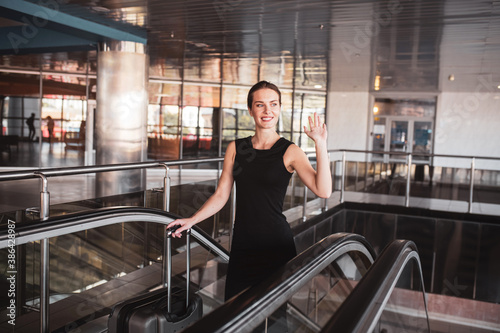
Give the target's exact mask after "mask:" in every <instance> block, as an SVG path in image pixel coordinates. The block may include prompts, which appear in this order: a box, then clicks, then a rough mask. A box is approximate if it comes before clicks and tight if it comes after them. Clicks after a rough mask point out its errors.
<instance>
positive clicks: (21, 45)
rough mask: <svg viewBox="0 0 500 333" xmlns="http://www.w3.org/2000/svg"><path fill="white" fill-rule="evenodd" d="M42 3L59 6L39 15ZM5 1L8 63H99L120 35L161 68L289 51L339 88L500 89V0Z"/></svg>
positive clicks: (55, 66)
mask: <svg viewBox="0 0 500 333" xmlns="http://www.w3.org/2000/svg"><path fill="white" fill-rule="evenodd" d="M14 3H15V4H16V6H17V7H16V6H15V5H13V4H14ZM43 4H45V6H46V7H44V8H48V9H50V10H52V12H47V14H46V15H45V16H43V15H42V16H40V14H39V13H40V11H45V9H44V8H42V7H40V6H43ZM33 6H34V7H33ZM2 7H3V8H2ZM0 8H1V9H2V10H1V11H0V16H1V18H0V30H1V31H2V34H1V35H0V36H3V37H2V40H0V67H1V68H2V69H6V68H32V69H40V68H43V69H44V70H67V71H82V72H85V71H86V68H87V64H90V71H95V66H96V65H95V64H96V51H95V50H96V45H97V43H98V42H100V41H105V40H107V39H118V40H132V41H135V42H139V43H141V42H143V43H147V44H148V48H149V54H150V62H151V65H152V66H157V67H159V68H162V67H165V68H167V67H168V68H181V67H183V66H182V64H183V63H184V64H185V65H184V68H186V66H188V64H193V66H196V64H197V61H196V59H200V58H210V57H214V58H220V57H221V56H223V57H224V59H225V60H231V59H258V58H259V56H260V57H261V59H266V58H273V57H285V58H286V59H287V61H288V62H291V63H293V62H294V61H296V62H295V63H296V68H301V67H303V71H304V73H309V74H311V77H312V76H313V75H312V74H313V73H316V74H317V73H320V74H321V75H322V76H323V77H326V73H327V68H326V67H327V66H328V64H329V65H330V71H329V72H330V74H329V80H330V81H331V82H336V83H335V84H334V85H333V84H332V85H331V87H332V86H334V87H335V89H336V90H364V91H366V90H370V91H377V90H378V91H380V92H391V91H396V92H415V91H422V92H436V91H441V90H447V91H470V92H474V91H476V90H477V89H478V86H479V85H480V84H481V83H480V82H483V81H484V80H486V81H487V82H489V84H490V85H491V87H489V88H488V89H490V88H491V89H493V88H492V87H494V88H495V89H496V87H497V86H498V85H500V0H474V1H471V0H446V1H437V0H420V1H419V0H387V1H385V0H384V1H378V0H345V1H336V0H333V1H328V0H311V1H307V2H306V1H285V0H267V1H266V0H260V1H259V0H253V1H249V0H210V1H203V0H169V1H165V0H50V1H49V0H47V1H40V0H16V1H12V0H0ZM37 13H38V14H37ZM37 15H38V16H37ZM30 24H31V25H30ZM33 26H34V28H35V30H36V32H33V31H29V28H30V27H32V28H33ZM8 36H11V37H10V39H9V38H7V37H8ZM12 36H20V37H21V39H19V38H18V39H13V37H12ZM294 56H295V57H294ZM321 75H320V76H321ZM261 77H262V76H261ZM251 83H252V82H247V84H251ZM314 83H315V82H314V80H311V82H310V84H311V85H313V84H314ZM330 89H332V88H330Z"/></svg>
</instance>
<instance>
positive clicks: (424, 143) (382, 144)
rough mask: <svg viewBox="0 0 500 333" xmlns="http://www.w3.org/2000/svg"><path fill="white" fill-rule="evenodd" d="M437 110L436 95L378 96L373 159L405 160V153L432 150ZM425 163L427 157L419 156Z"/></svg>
mask: <svg viewBox="0 0 500 333" xmlns="http://www.w3.org/2000/svg"><path fill="white" fill-rule="evenodd" d="M435 110H436V100H435V98H428V99H391V98H376V99H375V103H374V106H373V127H372V130H371V133H370V135H371V136H372V138H371V143H372V147H371V149H372V150H374V151H383V152H386V154H374V155H373V159H374V160H383V161H384V163H391V162H396V163H398V162H401V161H405V160H406V154H391V152H399V153H412V152H415V153H432V128H433V125H434V117H435ZM416 160H419V161H421V163H422V162H423V163H425V162H427V161H429V158H428V157H427V156H416Z"/></svg>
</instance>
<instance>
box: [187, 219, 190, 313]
mask: <svg viewBox="0 0 500 333" xmlns="http://www.w3.org/2000/svg"><path fill="white" fill-rule="evenodd" d="M186 263H187V264H186V309H187V308H188V307H189V287H190V282H191V229H188V230H186Z"/></svg>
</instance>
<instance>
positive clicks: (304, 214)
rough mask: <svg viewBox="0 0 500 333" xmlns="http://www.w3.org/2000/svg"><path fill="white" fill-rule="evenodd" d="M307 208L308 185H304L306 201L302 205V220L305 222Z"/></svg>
mask: <svg viewBox="0 0 500 333" xmlns="http://www.w3.org/2000/svg"><path fill="white" fill-rule="evenodd" d="M306 210H307V186H306V185H304V202H303V206H302V221H303V222H305V221H306V219H307V217H306Z"/></svg>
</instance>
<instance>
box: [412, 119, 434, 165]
mask: <svg viewBox="0 0 500 333" xmlns="http://www.w3.org/2000/svg"><path fill="white" fill-rule="evenodd" d="M431 151H432V121H415V122H414V123H413V147H412V152H413V153H416V154H419V153H420V154H430V153H431ZM413 160H415V161H429V156H418V155H415V156H414V157H413Z"/></svg>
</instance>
